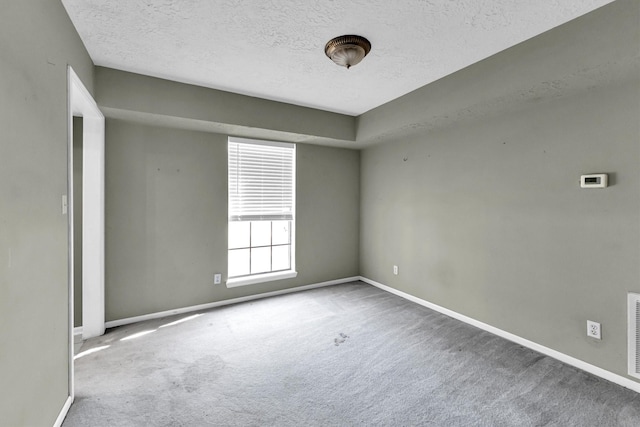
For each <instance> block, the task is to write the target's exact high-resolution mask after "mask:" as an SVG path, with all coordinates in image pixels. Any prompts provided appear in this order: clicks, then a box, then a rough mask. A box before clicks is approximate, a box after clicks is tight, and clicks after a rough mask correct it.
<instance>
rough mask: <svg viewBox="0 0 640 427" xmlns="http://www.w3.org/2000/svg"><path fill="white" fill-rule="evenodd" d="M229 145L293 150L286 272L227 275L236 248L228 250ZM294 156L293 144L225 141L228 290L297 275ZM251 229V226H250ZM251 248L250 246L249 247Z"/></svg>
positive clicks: (240, 140) (248, 220)
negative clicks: (288, 247)
mask: <svg viewBox="0 0 640 427" xmlns="http://www.w3.org/2000/svg"><path fill="white" fill-rule="evenodd" d="M231 143H238V144H253V145H263V146H272V147H285V148H290V149H292V150H293V156H292V162H291V169H292V182H291V190H292V200H291V219H290V220H289V221H290V226H289V233H290V244H289V245H290V251H289V252H290V255H289V257H290V259H289V262H290V265H289V269H287V270H279V271H275V272H266V273H255V274H248V275H243V276H234V277H229V276H228V273H229V253H230V251H231V250H234V249H237V248H234V249H232V248H229V229H230V226H229V225H230V223H231V222H232V220H231V216H232V212H231V209H232V206H231V191H230V189H229V185H230V172H231V168H230V158H229V156H230V153H229V149H230V144H231ZM296 155H297V150H296V144H294V143H287V142H277V141H265V140H256V139H247V138H236V137H229V138H228V141H227V180H228V181H227V192H228V194H227V202H228V205H227V281H226V286H227V287H228V288H233V287H237V286H245V285H253V284H258V283H265V282H270V281H274V280H282V279H290V278H294V277H296V276H297V275H298V272H297V271H296V255H295V254H296V251H295V241H296V239H295V236H296V232H295V230H296ZM236 221H237V222H251V221H252V220H251V219H247V220H234V222H236ZM253 221H258V220H257V219H253ZM270 221H271V222H272V229H271V233H273V221H278V220H275V219H272V220H270ZM250 228H251V225H250ZM271 239H272V241H271V243H273V236H271ZM273 246H281V245H273V244H271V245H269V247H271V248H273ZM250 247H251V246H250Z"/></svg>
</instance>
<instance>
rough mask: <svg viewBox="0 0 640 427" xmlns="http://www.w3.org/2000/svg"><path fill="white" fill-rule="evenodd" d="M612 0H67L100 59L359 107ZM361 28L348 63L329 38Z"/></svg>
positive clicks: (234, 88) (300, 100) (217, 84)
mask: <svg viewBox="0 0 640 427" xmlns="http://www.w3.org/2000/svg"><path fill="white" fill-rule="evenodd" d="M611 1H612V0H536V1H531V0H434V1H428V0H402V1H399V2H391V1H389V0H366V1H365V0H317V1H311V0H309V1H293V0H269V1H267V0H263V1H242V0H62V2H63V4H64V6H65V8H66V9H67V12H68V13H69V16H70V17H71V20H72V21H73V23H74V25H75V27H76V29H77V30H78V32H79V34H80V37H81V38H82V40H83V42H84V44H85V46H86V47H87V50H88V51H89V54H90V55H91V58H92V59H93V61H94V62H95V64H96V65H100V66H105V67H110V68H116V69H119V70H125V71H131V72H135V73H140V74H145V75H150V76H154V77H160V78H165V79H170V80H175V81H179V82H184V83H191V84H196V85H200V86H205V87H210V88H214V89H221V90H227V91H230V92H235V93H240V94H245V95H251V96H256V97H260V98H266V99H271V100H277V101H283V102H288V103H292V104H297V105H303V106H308V107H313V108H319V109H323V110H328V111H334V112H338V113H345V114H350V115H359V114H362V113H364V112H366V111H368V110H370V109H372V108H375V107H377V106H379V105H382V104H384V103H386V102H388V101H391V100H393V99H395V98H398V97H400V96H402V95H404V94H406V93H408V92H410V91H412V90H414V89H417V88H419V87H422V86H424V85H426V84H429V83H431V82H433V81H435V80H437V79H439V78H442V77H444V76H446V75H448V74H451V73H453V72H455V71H458V70H460V69H462V68H464V67H466V66H468V65H471V64H473V63H475V62H477V61H479V60H481V59H484V58H487V57H489V56H491V55H493V54H495V53H497V52H500V51H501V50H504V49H506V48H508V47H510V46H513V45H515V44H517V43H519V42H522V41H524V40H526V39H529V38H531V37H534V36H536V35H538V34H540V33H542V32H544V31H547V30H549V29H551V28H553V27H556V26H558V25H560V24H562V23H564V22H566V21H569V20H571V19H573V18H576V17H578V16H580V15H583V14H585V13H587V12H589V11H591V10H593V9H595V8H597V7H600V6H603V5H605V4H607V3H610V2H611ZM342 34H359V35H362V36H365V37H367V38H368V39H369V40H370V41H371V44H372V51H371V53H370V54H369V55H368V56H367V57H366V58H365V59H364V60H363V61H362V63H360V64H359V65H357V66H355V67H353V68H351V69H350V70H347V69H345V68H342V67H338V66H337V65H335V64H333V63H332V62H331V61H330V60H329V59H328V58H326V56H325V55H324V50H323V49H324V45H325V43H326V42H327V41H328V40H329V39H331V38H333V37H335V36H339V35H342Z"/></svg>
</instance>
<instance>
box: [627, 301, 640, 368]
mask: <svg viewBox="0 0 640 427" xmlns="http://www.w3.org/2000/svg"><path fill="white" fill-rule="evenodd" d="M627 301H628V315H629V321H628V322H629V327H628V334H629V338H628V339H629V345H628V347H629V375H631V376H632V377H636V378H640V294H634V293H629V296H628V297H627Z"/></svg>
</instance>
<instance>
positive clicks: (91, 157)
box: [67, 66, 105, 401]
mask: <svg viewBox="0 0 640 427" xmlns="http://www.w3.org/2000/svg"><path fill="white" fill-rule="evenodd" d="M67 83H68V93H69V96H68V124H67V125H68V135H69V140H68V166H67V170H68V190H67V191H68V192H67V200H68V203H67V205H68V206H67V215H68V221H69V245H68V246H69V263H68V264H69V265H68V268H69V271H68V282H69V396H70V397H71V400H72V401H73V398H74V396H75V392H74V381H73V369H74V365H73V357H74V337H73V329H74V328H73V325H74V313H73V308H74V292H73V285H74V278H73V275H74V259H73V254H74V232H73V227H74V223H73V221H74V217H73V207H74V200H73V187H74V183H73V117H82V118H83V126H82V143H83V150H82V163H83V168H82V180H83V187H82V199H83V200H82V219H83V221H82V253H83V256H82V338H83V339H87V338H91V337H96V336H100V335H102V334H104V331H105V308H104V304H105V303H104V243H105V236H104V191H105V190H104V187H105V177H104V157H105V152H104V121H105V120H104V115H103V114H102V112H101V111H100V109H99V108H98V105H97V104H96V102H95V100H94V99H93V97H92V96H91V94H90V93H89V91H88V90H87V88H86V87H85V86H84V84H83V83H82V81H81V80H80V78H79V77H78V75H77V74H76V73H75V71H74V70H73V68H72V67H71V66H68V70H67Z"/></svg>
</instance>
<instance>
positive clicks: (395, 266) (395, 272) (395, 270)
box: [393, 265, 398, 276]
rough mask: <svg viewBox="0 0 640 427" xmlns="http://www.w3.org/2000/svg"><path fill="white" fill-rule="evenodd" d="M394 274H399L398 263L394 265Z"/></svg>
mask: <svg viewBox="0 0 640 427" xmlns="http://www.w3.org/2000/svg"><path fill="white" fill-rule="evenodd" d="M393 274H394V275H395V276H397V275H398V266H397V265H394V266H393Z"/></svg>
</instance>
